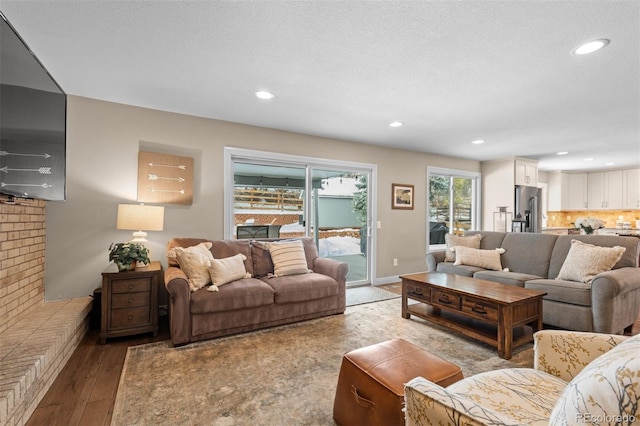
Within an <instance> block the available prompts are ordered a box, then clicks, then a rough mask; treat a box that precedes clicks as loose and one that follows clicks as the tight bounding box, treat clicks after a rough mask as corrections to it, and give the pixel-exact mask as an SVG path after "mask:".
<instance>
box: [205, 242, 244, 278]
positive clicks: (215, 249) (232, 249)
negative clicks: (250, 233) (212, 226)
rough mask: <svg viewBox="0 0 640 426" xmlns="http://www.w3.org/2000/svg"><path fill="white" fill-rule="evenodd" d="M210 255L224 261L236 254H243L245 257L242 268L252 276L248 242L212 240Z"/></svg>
mask: <svg viewBox="0 0 640 426" xmlns="http://www.w3.org/2000/svg"><path fill="white" fill-rule="evenodd" d="M211 253H213V257H215V258H216V259H224V258H226V257H231V256H234V255H236V254H238V253H241V254H244V255H245V256H246V257H247V258H246V259H245V261H244V267H245V269H246V270H247V272H248V273H250V274H251V275H253V260H252V259H251V242H250V240H214V241H212V246H211Z"/></svg>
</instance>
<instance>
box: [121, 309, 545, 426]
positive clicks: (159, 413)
mask: <svg viewBox="0 0 640 426" xmlns="http://www.w3.org/2000/svg"><path fill="white" fill-rule="evenodd" d="M400 312H401V300H400V299H393V300H387V301H383V302H379V303H370V304H363V305H358V306H353V307H349V308H347V310H346V312H345V314H343V315H333V316H330V317H325V318H319V319H315V320H311V321H306V322H301V323H296V324H291V325H285V326H281V327H276V328H271V329H267V330H261V331H257V332H251V333H245V334H242V335H236V336H230V337H225V338H219V339H213V340H209V341H205V342H199V343H194V344H190V345H186V346H183V347H179V348H172V347H171V344H170V342H168V341H165V342H158V343H151V344H148V345H142V346H134V347H131V348H129V350H128V352H127V357H126V360H125V364H124V368H123V371H122V376H121V378H120V384H119V388H118V394H117V397H116V403H115V407H114V412H113V417H112V422H111V424H112V425H158V424H161V425H213V424H215V425H216V426H228V425H248V424H251V425H292V424H296V425H333V424H334V422H333V418H332V411H333V398H334V395H335V390H336V384H337V380H338V373H339V371H340V363H341V361H342V356H343V355H344V354H345V353H346V352H349V351H351V350H353V349H356V348H360V347H363V346H368V345H371V344H374V343H378V342H381V341H385V340H388V339H392V338H396V337H400V338H403V339H405V340H407V341H410V342H412V343H414V344H416V345H418V346H420V347H422V348H425V349H427V350H429V351H431V352H433V353H434V354H437V355H439V356H441V357H443V358H445V359H447V360H449V361H451V362H453V363H455V364H457V365H459V366H460V367H461V368H462V370H463V373H464V375H465V377H466V376H470V375H472V374H475V373H479V372H482V371H488V370H493V369H497V368H505V367H516V366H526V367H531V366H532V365H533V355H532V344H527V345H525V346H522V347H520V348H518V349H516V350H515V351H514V355H513V358H512V359H511V360H504V359H501V358H499V357H498V355H497V352H496V349H495V348H492V347H490V346H488V345H486V344H483V343H481V342H477V341H475V340H471V339H468V338H466V337H464V336H462V335H460V334H458V333H455V332H453V331H449V330H447V329H445V328H443V327H440V326H437V325H435V324H429V323H428V322H426V321H423V320H421V319H418V318H416V317H411V319H409V320H407V319H403V318H402V316H401V314H400Z"/></svg>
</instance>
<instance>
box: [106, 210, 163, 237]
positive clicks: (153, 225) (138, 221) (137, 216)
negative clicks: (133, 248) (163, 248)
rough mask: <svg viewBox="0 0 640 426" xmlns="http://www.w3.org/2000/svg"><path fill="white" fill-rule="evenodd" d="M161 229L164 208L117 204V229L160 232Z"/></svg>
mask: <svg viewBox="0 0 640 426" xmlns="http://www.w3.org/2000/svg"><path fill="white" fill-rule="evenodd" d="M163 227H164V207H160V206H145V205H139V204H118V220H117V224H116V228H117V229H128V230H131V231H162V229H163Z"/></svg>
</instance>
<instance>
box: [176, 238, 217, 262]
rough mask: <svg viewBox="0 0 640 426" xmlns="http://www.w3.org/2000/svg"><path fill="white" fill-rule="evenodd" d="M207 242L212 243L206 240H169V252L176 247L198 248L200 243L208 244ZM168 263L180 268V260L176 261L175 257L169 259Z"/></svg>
mask: <svg viewBox="0 0 640 426" xmlns="http://www.w3.org/2000/svg"><path fill="white" fill-rule="evenodd" d="M207 242H209V243H210V242H212V241H211V240H207V239H205V238H172V239H170V240H169V243H168V244H167V252H169V251H171V249H172V248H174V247H183V248H187V247H192V246H197V245H198V244H200V243H207ZM167 261H168V264H169V266H180V265H179V264H178V259H176V258H175V257H168V258H167Z"/></svg>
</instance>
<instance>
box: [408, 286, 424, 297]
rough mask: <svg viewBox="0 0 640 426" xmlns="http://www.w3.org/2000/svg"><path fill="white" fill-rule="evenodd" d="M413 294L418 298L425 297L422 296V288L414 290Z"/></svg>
mask: <svg viewBox="0 0 640 426" xmlns="http://www.w3.org/2000/svg"><path fill="white" fill-rule="evenodd" d="M411 294H415V295H416V296H423V294H422V289H420V288H414V289H413V290H412V291H411Z"/></svg>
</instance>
